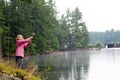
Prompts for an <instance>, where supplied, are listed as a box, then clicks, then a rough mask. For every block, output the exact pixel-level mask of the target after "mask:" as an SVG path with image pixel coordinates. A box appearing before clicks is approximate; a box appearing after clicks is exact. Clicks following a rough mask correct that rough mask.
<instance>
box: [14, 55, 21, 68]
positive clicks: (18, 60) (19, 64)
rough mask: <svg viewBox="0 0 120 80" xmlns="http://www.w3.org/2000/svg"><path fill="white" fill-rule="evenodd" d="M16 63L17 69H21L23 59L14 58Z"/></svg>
mask: <svg viewBox="0 0 120 80" xmlns="http://www.w3.org/2000/svg"><path fill="white" fill-rule="evenodd" d="M15 58H16V63H17V67H18V68H23V57H21V56H15Z"/></svg>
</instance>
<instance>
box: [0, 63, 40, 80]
mask: <svg viewBox="0 0 120 80" xmlns="http://www.w3.org/2000/svg"><path fill="white" fill-rule="evenodd" d="M13 65H14V64H10V63H9V62H0V73H2V74H7V75H10V76H11V75H12V76H13V77H19V78H22V79H23V80H41V78H39V77H36V76H34V75H33V74H31V73H30V72H27V71H26V70H22V69H17V68H15V67H14V66H13ZM32 73H33V72H32Z"/></svg>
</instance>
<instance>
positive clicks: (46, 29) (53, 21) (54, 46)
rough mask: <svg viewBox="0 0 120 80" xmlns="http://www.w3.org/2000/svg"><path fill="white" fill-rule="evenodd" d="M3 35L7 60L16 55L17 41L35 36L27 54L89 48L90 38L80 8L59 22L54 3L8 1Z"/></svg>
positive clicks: (0, 16) (1, 12)
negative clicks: (16, 39)
mask: <svg viewBox="0 0 120 80" xmlns="http://www.w3.org/2000/svg"><path fill="white" fill-rule="evenodd" d="M0 4H1V5H0V26H1V27H0V34H1V32H2V33H3V34H2V35H1V36H2V48H3V49H2V50H3V53H4V54H3V56H10V55H14V52H15V42H16V41H15V38H16V36H17V35H18V34H22V35H23V36H24V38H27V37H28V36H31V34H32V33H35V34H36V36H35V38H34V39H33V41H32V44H31V46H30V47H29V48H28V49H26V50H25V52H26V53H30V54H36V53H41V52H43V51H55V50H59V49H62V48H65V46H67V47H72V48H86V47H87V46H88V43H89V35H88V31H87V27H86V25H85V23H84V22H83V21H82V13H81V12H80V11H79V9H78V8H76V9H75V10H74V11H69V10H67V12H66V14H65V15H63V16H62V18H61V19H60V20H59V21H58V19H57V17H56V16H57V10H56V6H55V2H54V1H53V0H48V1H45V0H10V1H9V2H6V1H5V0H1V1H0Z"/></svg>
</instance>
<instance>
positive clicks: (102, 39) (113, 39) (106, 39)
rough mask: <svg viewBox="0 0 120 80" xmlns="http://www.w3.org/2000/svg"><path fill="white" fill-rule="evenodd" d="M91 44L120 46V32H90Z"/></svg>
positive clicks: (112, 30)
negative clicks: (115, 44) (114, 44)
mask: <svg viewBox="0 0 120 80" xmlns="http://www.w3.org/2000/svg"><path fill="white" fill-rule="evenodd" d="M89 36H90V39H91V40H90V43H91V44H96V43H100V44H103V45H104V44H110V43H117V44H120V30H114V29H111V30H106V31H105V32H89Z"/></svg>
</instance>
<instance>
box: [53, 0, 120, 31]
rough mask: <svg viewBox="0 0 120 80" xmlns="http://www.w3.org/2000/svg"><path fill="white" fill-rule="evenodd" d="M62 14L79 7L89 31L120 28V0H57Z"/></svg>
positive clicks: (58, 8)
mask: <svg viewBox="0 0 120 80" xmlns="http://www.w3.org/2000/svg"><path fill="white" fill-rule="evenodd" d="M55 1H56V6H57V10H58V11H59V12H60V14H62V13H65V11H66V10H67V9H68V8H69V9H70V10H73V9H75V7H78V8H79V9H80V11H81V12H82V15H83V16H82V19H83V21H84V22H86V26H87V28H88V31H106V30H111V29H115V30H120V0H55Z"/></svg>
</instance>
